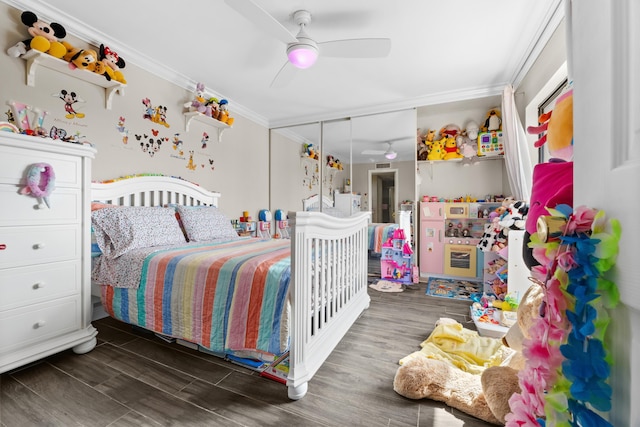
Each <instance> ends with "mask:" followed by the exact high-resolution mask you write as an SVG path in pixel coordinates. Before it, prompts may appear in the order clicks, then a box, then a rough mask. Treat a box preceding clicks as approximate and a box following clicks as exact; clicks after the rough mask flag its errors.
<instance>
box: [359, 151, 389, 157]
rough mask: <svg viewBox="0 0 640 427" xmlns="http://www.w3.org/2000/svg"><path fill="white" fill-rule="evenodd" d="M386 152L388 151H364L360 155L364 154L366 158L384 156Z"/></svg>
mask: <svg viewBox="0 0 640 427" xmlns="http://www.w3.org/2000/svg"><path fill="white" fill-rule="evenodd" d="M386 152H387V151H386V150H364V151H363V152H362V153H360V154H364V155H365V156H382V155H383V154H384V153H386Z"/></svg>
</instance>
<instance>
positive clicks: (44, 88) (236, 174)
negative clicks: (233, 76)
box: [0, 3, 269, 217]
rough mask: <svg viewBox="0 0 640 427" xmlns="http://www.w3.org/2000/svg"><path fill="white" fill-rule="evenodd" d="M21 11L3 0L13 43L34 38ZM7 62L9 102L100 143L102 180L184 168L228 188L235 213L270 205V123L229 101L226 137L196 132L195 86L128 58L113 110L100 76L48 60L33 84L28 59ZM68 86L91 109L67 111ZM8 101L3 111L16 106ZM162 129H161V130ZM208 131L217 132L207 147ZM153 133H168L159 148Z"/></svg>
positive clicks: (226, 205)
mask: <svg viewBox="0 0 640 427" xmlns="http://www.w3.org/2000/svg"><path fill="white" fill-rule="evenodd" d="M20 14H21V11H19V10H16V9H14V8H12V7H10V6H8V5H6V4H4V3H0V28H2V30H1V32H0V42H1V43H0V44H1V45H2V46H3V49H4V50H5V51H6V49H7V48H9V47H10V46H13V45H14V44H15V43H17V42H18V41H21V40H24V39H25V38H26V31H25V29H24V24H22V22H21V21H20ZM62 24H63V25H64V23H62ZM65 40H66V41H68V42H70V43H72V44H73V45H74V46H78V47H88V46H87V44H86V43H84V42H83V41H81V40H78V39H75V38H73V37H71V36H67V37H65ZM124 59H125V61H126V58H124ZM0 67H1V69H2V70H3V73H2V75H3V78H2V79H0V94H1V96H0V100H1V102H2V103H3V105H4V104H5V103H6V102H7V101H9V100H15V101H17V102H21V103H25V104H29V105H32V106H34V107H37V108H40V109H43V110H46V111H47V112H48V115H47V116H46V118H45V120H44V123H43V126H44V127H45V128H47V129H49V128H51V127H52V126H55V127H57V128H62V129H65V130H66V131H67V133H68V134H76V132H78V133H79V135H81V139H82V140H86V141H88V142H90V143H91V144H92V145H94V146H95V148H96V149H97V150H98V154H97V156H96V160H95V161H94V164H93V179H94V180H105V179H110V178H116V177H120V176H123V175H131V174H141V173H160V174H165V175H173V176H180V177H183V178H184V179H187V180H189V181H193V182H196V183H198V184H200V185H202V186H203V187H206V188H207V189H210V190H216V191H219V192H221V193H222V199H221V201H220V208H221V210H222V211H223V212H225V213H226V214H227V215H228V216H229V217H237V216H240V215H241V214H242V211H244V210H247V211H249V212H251V213H252V215H256V216H257V212H258V210H259V209H262V208H265V207H267V205H268V202H269V186H268V180H266V179H261V177H267V176H268V173H269V171H268V167H269V164H268V159H269V147H268V138H269V135H268V129H266V128H264V127H263V126H261V125H258V124H256V123H254V122H252V121H250V120H247V119H245V118H243V117H241V116H237V115H235V114H234V112H233V105H230V106H229V110H230V112H231V115H232V116H233V117H234V118H235V122H234V124H233V127H232V128H231V129H227V130H225V132H224V134H223V137H222V141H221V142H218V141H217V137H216V136H215V135H216V131H215V128H214V127H211V126H208V125H205V124H201V123H198V122H195V121H194V122H192V123H191V127H190V130H189V132H186V131H185V120H184V116H183V111H184V110H183V104H184V103H185V102H188V101H190V100H191V99H192V98H193V94H192V93H191V92H189V91H188V90H185V89H183V88H180V87H177V86H176V85H173V84H171V83H169V82H167V81H165V80H162V79H160V78H158V77H156V76H155V75H153V74H151V73H149V72H147V71H145V70H142V69H139V68H137V67H136V66H134V65H127V66H126V67H125V68H124V69H123V70H122V71H123V73H124V75H125V77H126V79H127V86H126V88H125V90H124V96H120V95H118V94H116V95H115V96H114V97H113V106H112V109H111V110H107V109H105V91H104V89H103V88H100V87H97V86H95V85H93V84H90V83H87V82H84V81H81V80H78V79H75V78H73V77H70V76H67V75H64V74H61V73H59V72H56V71H52V70H49V69H46V68H43V67H40V68H39V69H38V72H37V74H36V83H35V87H30V86H27V85H26V83H25V82H26V78H25V69H26V61H24V60H22V59H20V58H13V57H10V56H9V55H6V54H0ZM63 89H64V90H66V91H67V92H72V91H73V92H75V93H76V95H77V98H78V99H81V100H82V101H81V102H80V101H79V102H76V103H74V104H73V108H74V109H75V110H76V111H77V112H81V113H83V114H85V116H84V117H82V118H80V117H73V118H71V119H67V118H66V117H65V115H66V112H65V109H64V107H65V104H64V102H63V101H62V100H61V99H60V98H59V97H58V95H57V94H59V93H60V91H61V90H63ZM144 98H148V99H149V100H150V101H151V103H152V105H153V106H165V107H167V118H166V123H167V124H168V126H164V125H161V124H159V123H154V122H152V121H150V120H147V119H144V118H143V113H144V106H143V104H142V100H143V99H144ZM5 107H6V109H5V110H3V111H7V110H8V109H9V107H8V106H5ZM120 117H123V118H124V119H125V120H124V129H126V131H123V132H120V131H118V129H117V127H118V126H119V123H118V122H119V120H120ZM2 120H6V117H3V118H2ZM154 131H157V136H154V135H153V133H154ZM125 132H126V133H127V134H128V140H126V142H125V140H124V139H123V137H124V136H125ZM204 132H206V133H208V134H209V135H210V139H209V141H208V143H207V145H206V147H204V148H203V144H202V142H201V141H202V139H203V133H204ZM136 135H138V136H139V137H140V141H139V140H138V139H137V137H136ZM144 135H147V138H145V137H144ZM148 138H154V140H157V139H162V140H163V141H162V143H161V145H160V149H159V151H157V152H155V154H154V155H153V156H151V155H150V154H148V153H145V152H143V151H142V149H141V147H140V143H141V141H143V140H145V139H146V140H147V141H148ZM174 138H177V139H179V140H182V150H183V154H180V152H179V150H178V149H174V144H173V141H174ZM190 152H193V166H194V169H193V170H192V169H190V168H189V167H188V165H189V159H190V154H189V153H190ZM256 178H258V179H256Z"/></svg>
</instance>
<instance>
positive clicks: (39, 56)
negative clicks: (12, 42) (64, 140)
mask: <svg viewBox="0 0 640 427" xmlns="http://www.w3.org/2000/svg"><path fill="white" fill-rule="evenodd" d="M20 57H21V58H22V59H24V60H25V61H27V70H26V74H27V86H32V87H35V85H36V72H37V71H38V68H39V67H40V66H43V67H46V68H48V69H50V70H54V71H58V72H60V73H63V74H66V75H68V76H72V77H75V78H77V79H80V80H84V81H86V82H89V83H92V84H94V85H96V86H100V87H103V88H104V89H105V108H106V109H107V110H110V109H111V104H112V99H113V95H114V94H115V93H118V94H120V95H124V88H125V87H126V86H127V85H125V84H123V83H120V82H117V81H115V80H107V79H105V78H104V76H103V75H100V74H97V73H94V72H91V71H88V70H83V69H79V68H70V67H69V62H67V61H65V60H63V59H60V58H56V57H54V56H51V55H49V54H48V53H43V52H40V51H37V50H34V49H31V50H29V51H27V53H25V54H22V55H20Z"/></svg>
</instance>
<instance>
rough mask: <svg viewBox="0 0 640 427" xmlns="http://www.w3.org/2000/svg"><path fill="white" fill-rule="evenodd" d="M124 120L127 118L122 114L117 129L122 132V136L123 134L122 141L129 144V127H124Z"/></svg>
mask: <svg viewBox="0 0 640 427" xmlns="http://www.w3.org/2000/svg"><path fill="white" fill-rule="evenodd" d="M124 121H125V118H124V117H122V116H120V118H119V119H118V125H117V126H116V129H117V130H118V133H119V134H120V136H122V143H123V144H128V143H129V129H127V128H125V127H124Z"/></svg>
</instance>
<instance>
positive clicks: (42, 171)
mask: <svg viewBox="0 0 640 427" xmlns="http://www.w3.org/2000/svg"><path fill="white" fill-rule="evenodd" d="M55 183H56V174H55V172H54V171H53V167H52V166H51V165H50V164H48V163H35V164H33V165H31V166H30V167H29V169H28V170H27V186H26V187H24V188H23V189H22V190H20V193H22V194H29V195H31V196H33V197H37V198H39V199H42V200H43V201H44V203H45V204H46V205H47V207H50V206H49V196H50V195H51V192H52V191H53V189H54V188H55Z"/></svg>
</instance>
